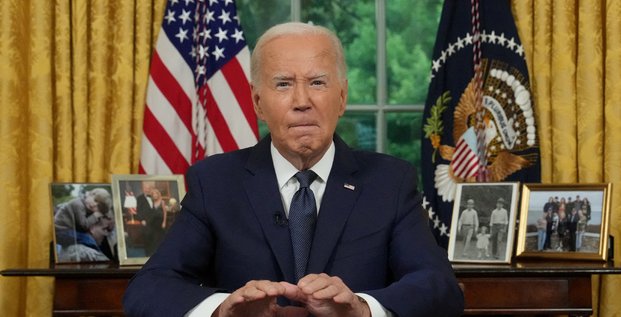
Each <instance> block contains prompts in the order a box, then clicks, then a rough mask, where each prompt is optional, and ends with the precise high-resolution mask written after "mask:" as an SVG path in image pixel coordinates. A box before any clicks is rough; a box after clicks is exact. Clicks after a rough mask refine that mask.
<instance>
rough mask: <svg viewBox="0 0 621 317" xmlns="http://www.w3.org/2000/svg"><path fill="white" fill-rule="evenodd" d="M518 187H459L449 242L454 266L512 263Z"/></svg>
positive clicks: (488, 185)
mask: <svg viewBox="0 0 621 317" xmlns="http://www.w3.org/2000/svg"><path fill="white" fill-rule="evenodd" d="M517 202H518V183H463V184H458V187H457V192H456V198H455V203H454V205H453V217H452V222H451V233H450V239H449V251H448V252H449V259H450V260H451V261H453V262H477V263H509V262H510V261H511V255H512V252H513V237H514V231H515V230H514V228H515V218H516V210H517Z"/></svg>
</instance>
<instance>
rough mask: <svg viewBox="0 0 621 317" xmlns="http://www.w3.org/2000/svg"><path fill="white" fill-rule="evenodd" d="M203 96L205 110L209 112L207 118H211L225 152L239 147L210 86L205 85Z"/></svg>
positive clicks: (210, 121) (211, 123) (210, 122)
mask: <svg viewBox="0 0 621 317" xmlns="http://www.w3.org/2000/svg"><path fill="white" fill-rule="evenodd" d="M201 94H202V96H201V97H202V98H204V100H205V110H206V112H207V119H208V120H209V124H210V125H211V126H212V128H213V130H214V132H215V136H216V138H217V139H218V143H219V144H220V146H221V147H222V150H223V151H224V152H228V151H232V150H235V149H237V148H238V146H237V143H236V142H235V138H234V137H233V134H231V131H230V130H229V126H228V125H227V122H226V120H225V118H224V116H223V115H222V112H220V108H219V107H218V105H217V104H216V101H215V99H214V96H213V94H212V93H211V90H210V89H209V87H208V86H205V87H204V88H203V89H202V91H201Z"/></svg>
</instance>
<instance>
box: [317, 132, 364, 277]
mask: <svg viewBox="0 0 621 317" xmlns="http://www.w3.org/2000/svg"><path fill="white" fill-rule="evenodd" d="M334 143H335V148H336V152H335V156H334V163H333V165H332V170H331V172H330V177H329V179H328V183H327V184H326V190H325V193H324V196H323V200H322V203H321V207H320V209H319V216H318V218H317V227H316V229H315V236H314V238H313V245H312V247H311V254H310V257H309V263H308V272H309V273H320V272H323V271H324V270H325V267H326V264H327V263H328V261H329V259H330V256H331V255H332V253H333V251H334V248H335V247H336V244H337V242H338V241H339V239H340V236H341V234H342V232H343V228H344V227H345V224H346V223H347V219H348V218H349V215H350V214H351V212H352V210H353V207H354V204H355V202H356V200H357V198H358V195H359V194H360V193H361V191H362V184H361V183H359V182H357V180H356V179H355V178H354V177H353V174H354V172H356V171H357V164H356V161H355V159H354V157H353V153H352V152H351V150H350V149H349V147H348V146H347V145H346V144H345V143H344V142H343V141H342V140H341V139H340V138H339V137H338V136H335V138H334Z"/></svg>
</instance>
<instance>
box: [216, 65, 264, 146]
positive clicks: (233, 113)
mask: <svg viewBox="0 0 621 317" xmlns="http://www.w3.org/2000/svg"><path fill="white" fill-rule="evenodd" d="M208 85H209V88H210V91H211V92H216V91H217V92H218V94H212V95H211V96H212V97H213V100H214V102H215V104H214V105H216V106H217V108H218V109H219V115H221V116H222V118H221V119H222V120H224V122H225V124H226V125H227V126H228V129H230V130H231V131H237V133H236V134H235V135H231V136H232V137H233V139H234V140H235V144H236V146H237V145H241V144H245V143H247V141H246V140H248V139H255V140H256V136H255V134H254V132H253V130H252V128H251V127H250V125H248V123H247V121H246V120H245V115H244V113H243V111H242V110H241V106H240V105H239V104H238V103H237V100H236V97H235V94H234V91H233V90H232V89H231V85H230V83H229V82H227V80H226V78H225V77H224V74H223V72H217V73H215V74H214V75H213V77H211V80H210V81H209V84H208ZM248 96H249V95H248ZM207 116H208V117H209V118H210V119H211V113H210V112H209V109H207ZM216 119H217V120H220V118H216ZM210 121H211V120H210ZM255 121H256V120H255ZM220 128H221V127H218V126H216V125H215V124H214V129H215V130H216V131H218V129H220ZM224 150H225V151H227V150H226V147H224Z"/></svg>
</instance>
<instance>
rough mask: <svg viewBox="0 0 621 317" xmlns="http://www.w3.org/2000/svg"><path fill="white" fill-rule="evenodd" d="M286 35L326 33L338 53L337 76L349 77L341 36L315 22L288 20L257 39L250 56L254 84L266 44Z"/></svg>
mask: <svg viewBox="0 0 621 317" xmlns="http://www.w3.org/2000/svg"><path fill="white" fill-rule="evenodd" d="M285 35H324V36H326V37H328V38H329V39H330V42H331V43H332V47H333V48H334V53H335V54H336V56H335V57H336V64H337V65H336V69H337V76H338V78H339V79H340V80H346V79H347V65H346V63H345V54H344V50H343V45H342V44H341V41H340V40H339V38H338V37H337V36H336V34H334V32H332V31H331V30H330V29H328V28H326V27H323V26H319V25H313V24H307V23H302V22H287V23H282V24H277V25H275V26H273V27H271V28H269V29H268V30H267V31H265V33H263V35H261V37H259V40H258V41H257V45H256V46H255V48H254V50H253V51H252V56H251V57H250V78H251V81H252V83H253V84H255V85H256V84H258V83H259V77H260V74H259V73H260V71H261V55H262V53H263V48H264V46H265V44H266V43H267V42H269V41H271V40H273V39H275V38H278V37H281V36H285Z"/></svg>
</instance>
